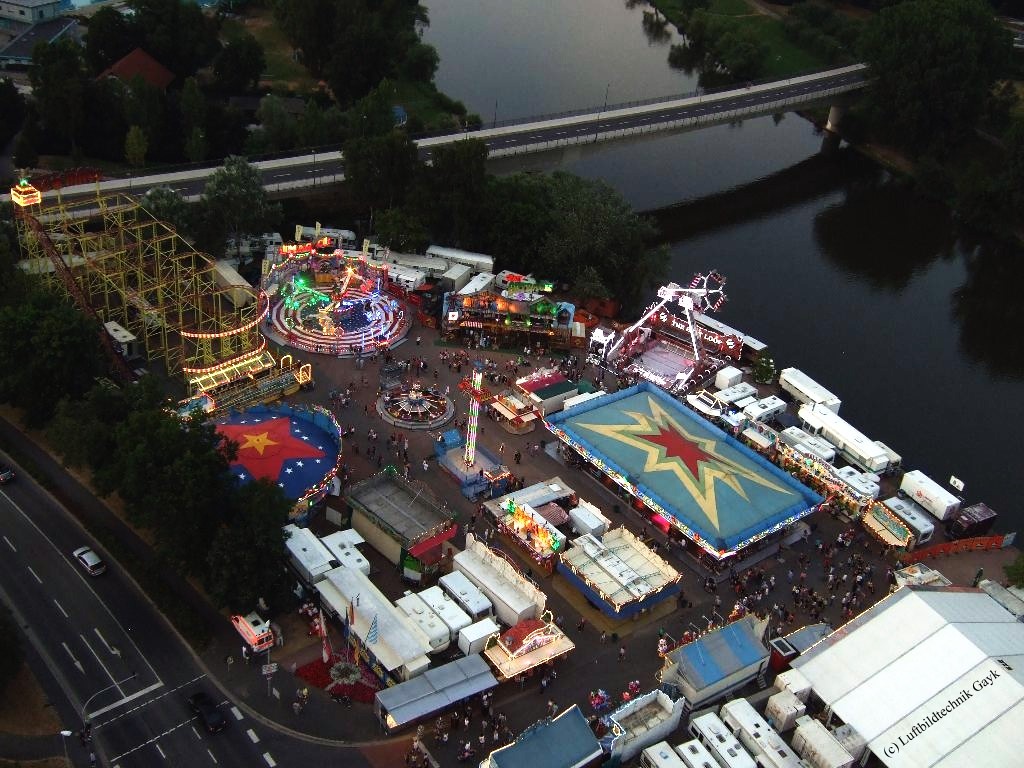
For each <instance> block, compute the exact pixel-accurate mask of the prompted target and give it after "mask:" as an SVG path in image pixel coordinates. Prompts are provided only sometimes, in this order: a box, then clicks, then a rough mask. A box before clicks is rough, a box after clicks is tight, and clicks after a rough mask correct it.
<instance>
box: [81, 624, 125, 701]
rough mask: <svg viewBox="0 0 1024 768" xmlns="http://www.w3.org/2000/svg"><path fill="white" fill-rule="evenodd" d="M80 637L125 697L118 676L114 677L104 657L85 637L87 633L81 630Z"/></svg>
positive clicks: (122, 696)
mask: <svg viewBox="0 0 1024 768" xmlns="http://www.w3.org/2000/svg"><path fill="white" fill-rule="evenodd" d="M78 637H79V638H81V640H82V642H83V643H85V647H86V648H88V649H89V653H91V654H92V655H93V656H94V657H95V658H96V663H97V664H99V665H100V666H101V667H103V671H104V672H106V673H107V677H109V678H110V682H112V683H113V684H114V687H115V688H116V689H117V692H118V693H120V694H121V698H122V699H123V698H124V691H122V690H121V686H120V684H118V682H117V678H116V677H114V675H113V673H112V672H111V671H110V670H109V669H107V665H106V664H104V663H103V659H101V658H100V655H99V654H98V653H96V651H95V650H94V649H93V647H92V646H91V645H89V641H88V640H86V639H85V635H83V634H82V633H81V632H79V633H78Z"/></svg>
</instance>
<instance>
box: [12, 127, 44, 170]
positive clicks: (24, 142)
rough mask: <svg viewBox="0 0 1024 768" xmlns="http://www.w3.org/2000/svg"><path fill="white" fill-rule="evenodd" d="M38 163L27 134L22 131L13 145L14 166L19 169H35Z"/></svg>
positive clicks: (36, 154) (37, 157) (33, 146)
mask: <svg viewBox="0 0 1024 768" xmlns="http://www.w3.org/2000/svg"><path fill="white" fill-rule="evenodd" d="M38 162H39V155H38V153H37V152H36V148H35V145H34V144H33V142H32V138H31V137H30V135H29V132H28V131H22V132H21V133H19V134H18V140H17V141H16V142H15V143H14V164H15V165H16V166H18V167H19V168H35V167H36V164H37V163H38Z"/></svg>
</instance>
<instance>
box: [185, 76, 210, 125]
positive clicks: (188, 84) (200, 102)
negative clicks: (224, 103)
mask: <svg viewBox="0 0 1024 768" xmlns="http://www.w3.org/2000/svg"><path fill="white" fill-rule="evenodd" d="M178 109H179V111H180V112H181V124H182V126H183V127H184V128H185V130H186V131H190V130H191V129H193V128H201V129H202V128H206V96H204V95H203V92H202V91H201V90H200V89H199V83H198V82H197V81H196V79H195V78H194V77H189V78H186V79H185V83H184V84H183V85H182V86H181V94H180V95H179V96H178Z"/></svg>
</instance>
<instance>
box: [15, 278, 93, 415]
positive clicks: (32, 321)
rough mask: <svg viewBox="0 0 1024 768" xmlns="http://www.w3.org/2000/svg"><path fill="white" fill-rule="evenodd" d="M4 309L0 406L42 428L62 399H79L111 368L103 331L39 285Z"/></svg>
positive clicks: (89, 318) (70, 305)
mask: <svg viewBox="0 0 1024 768" xmlns="http://www.w3.org/2000/svg"><path fill="white" fill-rule="evenodd" d="M18 298H19V300H18V301H16V302H14V303H12V304H9V305H7V306H5V307H3V308H2V309H0V338H2V339H3V340H4V342H3V346H2V348H0V349H2V351H0V401H3V402H8V403H10V404H11V405H14V406H16V407H18V408H20V409H22V410H23V411H24V413H25V417H26V421H27V422H28V423H29V424H31V425H32V426H42V425H43V424H45V423H46V422H47V421H48V420H49V419H50V417H51V416H52V415H53V412H54V410H55V409H56V407H57V403H58V402H59V401H60V399H61V398H63V397H71V398H77V397H79V396H81V395H82V394H83V393H84V392H86V391H87V390H88V389H89V388H90V387H91V386H92V383H93V379H94V378H95V377H96V376H98V375H100V374H102V373H104V372H105V370H106V366H105V364H104V359H103V357H102V354H101V351H100V342H99V333H100V329H99V327H98V325H97V324H96V321H95V320H94V319H93V318H92V317H87V316H86V315H83V314H82V313H81V312H79V311H78V310H77V309H75V307H74V306H73V305H72V304H71V303H70V302H69V300H68V299H67V298H66V297H64V296H63V295H62V294H59V293H56V292H54V291H53V290H52V289H50V288H48V287H45V286H43V285H40V284H36V285H34V286H33V287H32V289H31V290H30V291H29V292H28V293H27V294H23V295H22V296H20V297H18Z"/></svg>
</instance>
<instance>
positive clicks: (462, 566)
mask: <svg viewBox="0 0 1024 768" xmlns="http://www.w3.org/2000/svg"><path fill="white" fill-rule="evenodd" d="M471 554H473V553H470V552H459V553H458V554H457V555H455V557H454V558H453V563H454V565H455V569H456V570H457V571H459V572H461V573H462V574H463V575H464V576H465V577H466V578H467V579H469V580H470V581H471V582H473V583H474V584H475V585H476V586H477V587H478V588H479V589H480V591H481V592H483V593H484V595H486V596H487V599H488V600H490V601H491V604H492V605H493V606H494V615H495V616H497V617H498V620H499V621H500V622H502V623H503V624H507V625H508V626H510V627H514V626H515V625H516V624H518V623H519V622H520V621H525V620H526V619H536V618H537V617H538V616H539V612H538V610H537V605H536V603H535V602H534V601H533V600H532V599H531V598H530V596H529V595H527V594H526V593H525V592H524V591H523V590H522V589H520V585H518V584H516V583H514V582H513V581H512V580H511V579H509V578H507V577H506V576H505V575H504V574H501V573H498V572H497V571H496V570H495V569H493V568H490V567H488V564H487V563H484V562H482V561H481V560H480V559H479V558H473V557H467V555H471Z"/></svg>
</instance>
